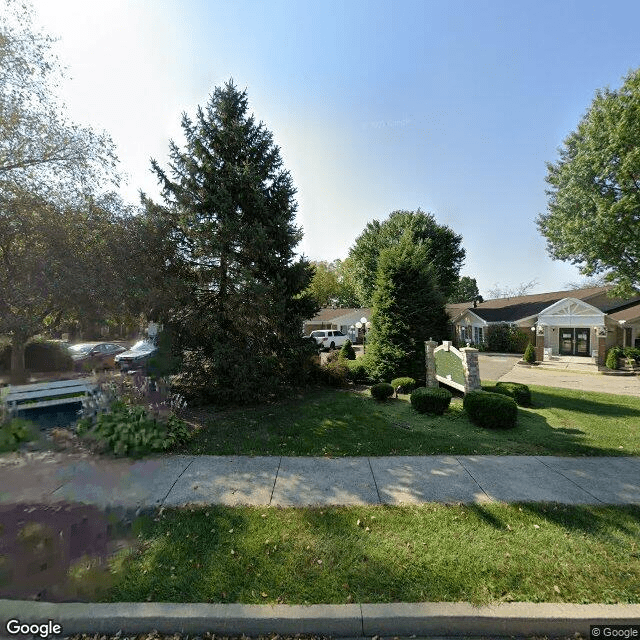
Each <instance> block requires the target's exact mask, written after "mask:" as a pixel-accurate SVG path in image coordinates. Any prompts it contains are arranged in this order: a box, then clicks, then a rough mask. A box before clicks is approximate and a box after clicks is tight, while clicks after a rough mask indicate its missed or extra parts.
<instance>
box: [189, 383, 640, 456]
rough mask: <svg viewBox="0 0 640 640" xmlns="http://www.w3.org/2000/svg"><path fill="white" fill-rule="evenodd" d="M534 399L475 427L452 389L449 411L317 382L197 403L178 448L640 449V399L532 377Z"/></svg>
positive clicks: (286, 451) (365, 451)
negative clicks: (293, 391)
mask: <svg viewBox="0 0 640 640" xmlns="http://www.w3.org/2000/svg"><path fill="white" fill-rule="evenodd" d="M531 391H532V400H533V406H532V407H531V408H526V409H525V408H520V409H519V410H518V414H519V415H518V425H517V426H516V428H515V429H511V430H508V431H493V430H488V429H483V428H480V427H476V426H474V425H473V424H471V423H470V422H469V420H468V419H467V417H466V414H465V413H464V411H463V409H462V401H461V400H460V399H458V398H454V399H453V401H452V403H451V407H450V408H449V410H448V411H447V412H446V413H445V414H444V415H443V416H439V417H436V416H429V415H421V414H418V413H417V412H415V411H414V410H413V409H412V408H411V405H410V403H409V399H408V396H403V397H401V398H400V399H397V400H396V399H393V400H390V401H388V402H386V403H378V402H376V401H375V400H373V399H372V398H371V397H370V396H369V395H368V394H367V393H366V392H365V393H363V394H359V393H354V392H349V391H336V390H316V391H311V392H308V393H306V394H301V395H295V396H292V397H291V398H285V399H283V400H282V402H279V403H274V404H268V405H264V406H260V407H254V408H244V409H234V410H227V411H214V410H211V411H207V410H201V411H198V412H197V414H196V417H195V418H194V420H193V422H194V423H196V424H198V425H199V426H200V428H199V429H198V432H197V434H196V435H195V437H194V438H193V440H191V441H190V442H189V444H188V445H187V446H186V447H185V448H184V449H182V450H181V451H180V453H191V454H213V455H286V456H295V455H298V456H307V455H309V456H323V455H329V456H383V455H429V454H497V455H507V454H511V455H566V456H583V455H586V456H603V455H640V399H639V398H635V397H632V396H617V395H611V394H606V393H590V392H586V391H585V392H583V391H573V390H568V389H557V388H551V387H531Z"/></svg>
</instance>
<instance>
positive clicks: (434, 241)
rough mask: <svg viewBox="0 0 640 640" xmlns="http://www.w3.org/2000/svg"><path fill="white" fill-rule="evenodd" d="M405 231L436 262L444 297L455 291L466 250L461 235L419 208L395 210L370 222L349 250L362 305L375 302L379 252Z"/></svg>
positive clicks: (393, 243) (438, 282) (439, 284)
mask: <svg viewBox="0 0 640 640" xmlns="http://www.w3.org/2000/svg"><path fill="white" fill-rule="evenodd" d="M405 234H408V236H409V238H410V240H411V242H413V243H414V244H420V245H424V248H425V259H426V260H427V262H430V263H431V264H432V265H433V269H434V272H435V276H436V282H437V285H438V286H439V287H440V290H441V291H442V293H443V294H444V296H445V298H448V297H449V296H450V295H451V294H452V293H453V290H454V289H455V287H456V284H457V282H458V274H459V273H460V268H461V267H462V264H463V262H464V258H465V254H466V252H465V250H464V248H463V247H462V237H461V236H459V235H457V234H456V233H454V232H453V231H452V230H451V229H450V228H449V227H447V226H445V225H440V224H438V223H437V222H436V220H435V218H434V217H433V215H432V214H430V213H425V212H424V211H421V210H420V209H418V210H417V211H394V212H393V213H392V214H391V215H390V216H389V218H387V220H385V221H383V222H379V221H378V220H373V221H372V222H370V223H369V224H367V226H366V228H365V230H364V231H363V232H362V233H361V234H360V236H358V238H357V239H356V242H355V244H354V246H353V247H352V248H351V250H350V251H349V257H350V258H351V259H352V260H353V267H354V276H355V280H356V286H357V294H358V297H359V300H360V304H361V305H362V306H365V307H366V306H370V305H371V303H372V300H373V294H374V291H375V286H376V274H377V270H378V260H379V257H380V254H381V253H382V251H383V250H384V249H387V248H389V247H393V246H394V245H396V244H397V243H398V242H399V241H400V238H402V237H403V236H404V235H405Z"/></svg>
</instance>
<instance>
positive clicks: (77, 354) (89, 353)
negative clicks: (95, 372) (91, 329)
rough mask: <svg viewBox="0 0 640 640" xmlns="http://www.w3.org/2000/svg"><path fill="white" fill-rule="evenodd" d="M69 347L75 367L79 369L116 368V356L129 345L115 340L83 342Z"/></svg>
mask: <svg viewBox="0 0 640 640" xmlns="http://www.w3.org/2000/svg"><path fill="white" fill-rule="evenodd" d="M67 348H68V349H69V353H70V354H71V358H72V359H73V367H74V369H76V370H79V371H82V370H84V371H90V370H92V369H114V368H115V366H116V364H115V358H116V356H117V355H118V354H119V353H122V352H123V351H126V350H127V347H125V346H124V345H121V344H116V343H115V342H81V343H79V344H72V345H69V346H68V347H67Z"/></svg>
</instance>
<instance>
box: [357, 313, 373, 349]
mask: <svg viewBox="0 0 640 640" xmlns="http://www.w3.org/2000/svg"><path fill="white" fill-rule="evenodd" d="M356 327H358V329H362V330H363V332H362V353H366V352H367V329H371V323H370V322H367V319H366V318H365V317H364V316H362V318H360V322H356Z"/></svg>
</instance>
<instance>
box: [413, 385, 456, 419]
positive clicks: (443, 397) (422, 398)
mask: <svg viewBox="0 0 640 640" xmlns="http://www.w3.org/2000/svg"><path fill="white" fill-rule="evenodd" d="M449 404H451V392H450V391H449V390H447V389H442V388H439V387H420V388H419V389H416V390H415V391H414V392H413V393H412V394H411V406H412V407H413V408H414V409H415V410H416V411H417V412H418V413H435V414H436V415H438V416H441V415H442V414H443V413H444V412H445V411H446V410H447V408H448V407H449Z"/></svg>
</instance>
